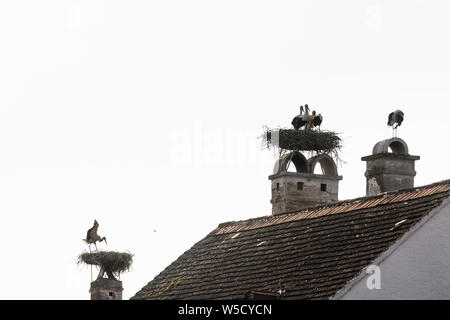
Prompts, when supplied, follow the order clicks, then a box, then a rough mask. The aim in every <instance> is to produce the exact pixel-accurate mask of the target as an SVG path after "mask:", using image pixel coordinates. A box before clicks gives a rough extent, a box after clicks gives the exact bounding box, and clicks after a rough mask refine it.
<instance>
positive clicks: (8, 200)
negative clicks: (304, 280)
mask: <svg viewBox="0 0 450 320" xmlns="http://www.w3.org/2000/svg"><path fill="white" fill-rule="evenodd" d="M449 9H450V4H449V3H448V1H438V0H434V1H419V0H408V1H401V0H399V1H377V0H354V1H350V0H347V1H339V2H338V1H325V0H322V1H285V0H277V1H263V0H258V1H250V0H249V1H242V0H239V1H236V0H226V1H225V0H224V1H216V0H204V1H198V0H191V1H175V0H164V1H111V0H108V1H106V0H105V1H96V0H89V1H67V0H54V1H45V0H44V1H2V2H0V248H1V251H2V262H1V263H0V274H1V275H2V290H1V291H0V299H89V298H90V295H89V284H90V281H91V271H90V268H89V267H87V266H82V265H77V263H76V260H77V256H78V255H79V254H80V253H82V252H83V251H85V250H87V246H86V244H85V243H83V241H82V239H83V238H85V236H86V231H87V230H88V229H89V228H90V227H91V226H92V225H93V221H94V219H97V221H98V222H99V224H100V227H99V231H98V233H99V234H100V235H101V236H106V238H107V240H108V244H107V245H106V244H105V243H104V242H102V243H100V244H99V245H98V246H99V249H102V250H125V251H129V252H131V253H133V254H134V263H133V267H132V269H131V271H130V272H128V273H125V274H123V275H122V276H121V280H122V281H123V287H124V292H123V297H124V299H128V298H130V297H132V296H133V295H134V294H135V293H136V292H137V291H139V290H140V289H141V288H142V287H143V286H145V285H146V284H147V283H148V282H149V281H150V280H152V279H153V278H154V277H155V276H156V275H157V274H158V273H159V272H161V271H162V270H163V269H164V268H165V267H167V266H168V265H169V264H170V263H171V262H173V261H174V260H175V259H176V258H178V257H179V256H180V255H181V254H182V253H183V252H185V251H186V250H188V249H189V248H190V247H192V246H193V245H194V244H195V243H196V242H198V241H200V240H201V239H202V238H204V237H205V236H206V235H207V234H208V233H209V232H211V231H212V230H213V229H215V228H216V227H217V225H218V224H220V223H222V222H227V221H237V220H245V219H248V218H254V217H260V216H266V215H270V214H271V205H270V181H269V180H268V176H269V175H270V174H271V173H272V168H273V165H274V163H275V160H276V152H275V151H273V150H267V149H263V148H262V143H261V139H258V137H259V136H260V135H261V134H262V133H263V131H264V127H265V126H267V127H269V128H277V127H290V122H291V120H292V118H293V117H294V116H295V115H296V114H298V109H299V108H298V107H299V106H300V105H304V104H305V103H306V104H308V105H309V106H310V108H311V109H314V110H317V112H319V113H321V114H322V115H323V118H324V120H323V123H322V129H326V130H331V131H335V132H338V133H340V137H341V138H342V139H343V140H344V142H343V145H344V146H343V149H342V151H341V154H340V158H341V159H342V160H343V161H345V162H342V163H341V164H340V165H339V167H338V171H339V174H340V175H342V176H343V180H342V181H341V182H340V185H339V199H340V200H344V199H351V198H355V197H360V196H364V195H365V177H364V171H365V162H363V161H361V157H362V156H366V155H370V154H371V152H372V148H373V146H374V145H375V143H376V142H378V141H380V140H384V139H388V138H390V137H391V136H392V131H391V129H390V128H388V127H387V126H386V122H387V116H388V114H389V113H390V112H392V111H394V110H396V109H401V110H402V111H403V112H404V113H405V120H404V122H403V124H402V125H401V127H400V128H399V129H398V136H399V137H400V138H402V139H404V140H405V141H406V142H407V143H408V146H409V151H410V154H413V155H419V156H420V157H421V158H420V160H419V161H417V162H416V171H417V176H416V178H415V185H416V186H420V185H426V184H429V183H433V182H437V181H441V180H444V179H448V178H450V172H449V171H450V170H449V167H448V157H449V156H450V151H449V149H448V139H449V134H448V132H449V131H448V127H447V126H448V119H449V116H450V112H449V106H450V92H449V88H450V59H449V58H448V57H449V56H450V40H449V39H450V38H449V37H448V30H450V20H449V19H448V17H447V15H448V14H447V13H448V11H449ZM93 272H94V276H95V275H96V272H97V271H96V270H95V269H94V270H93Z"/></svg>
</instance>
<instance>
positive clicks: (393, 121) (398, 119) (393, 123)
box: [387, 110, 405, 138]
mask: <svg viewBox="0 0 450 320" xmlns="http://www.w3.org/2000/svg"><path fill="white" fill-rule="evenodd" d="M404 117H405V115H404V114H403V111H401V110H395V111H394V112H391V113H390V114H389V117H388V123H387V125H388V126H389V127H392V137H393V138H396V137H397V128H398V127H399V126H400V125H401V124H402V122H403V119H404ZM394 132H395V133H394Z"/></svg>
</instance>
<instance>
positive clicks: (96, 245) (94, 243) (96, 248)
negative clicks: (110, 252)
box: [94, 242, 98, 252]
mask: <svg viewBox="0 0 450 320" xmlns="http://www.w3.org/2000/svg"><path fill="white" fill-rule="evenodd" d="M94 245H95V250H96V251H97V252H98V248H97V244H96V243H95V242H94Z"/></svg>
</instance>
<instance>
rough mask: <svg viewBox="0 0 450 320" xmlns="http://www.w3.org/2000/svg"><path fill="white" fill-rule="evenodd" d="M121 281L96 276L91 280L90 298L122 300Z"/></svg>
mask: <svg viewBox="0 0 450 320" xmlns="http://www.w3.org/2000/svg"><path fill="white" fill-rule="evenodd" d="M122 291H123V288H122V281H119V280H116V279H110V278H97V280H95V281H92V282H91V289H90V290H89V292H90V293H91V300H122Z"/></svg>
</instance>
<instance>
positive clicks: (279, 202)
mask: <svg viewBox="0 0 450 320" xmlns="http://www.w3.org/2000/svg"><path fill="white" fill-rule="evenodd" d="M291 162H292V163H293V164H294V165H295V169H296V172H288V171H287V170H288V168H289V164H290V163H291ZM318 163H320V166H321V167H322V172H323V174H314V169H315V167H316V165H317V164H318ZM269 180H271V181H272V199H271V200H270V202H271V203H272V214H273V215H276V214H280V213H285V212H293V211H297V210H300V209H303V208H308V207H314V206H318V205H323V204H328V203H331V202H335V201H337V200H338V188H339V180H342V176H339V175H338V174H337V167H336V164H335V162H334V160H333V159H332V158H331V157H330V156H328V155H326V154H320V155H317V156H315V157H312V158H310V159H308V160H307V159H306V158H305V156H304V155H303V154H302V153H300V152H299V151H293V152H290V153H287V154H285V155H283V156H282V157H280V159H279V160H277V162H276V163H275V167H274V171H273V174H272V175H270V176H269Z"/></svg>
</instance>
